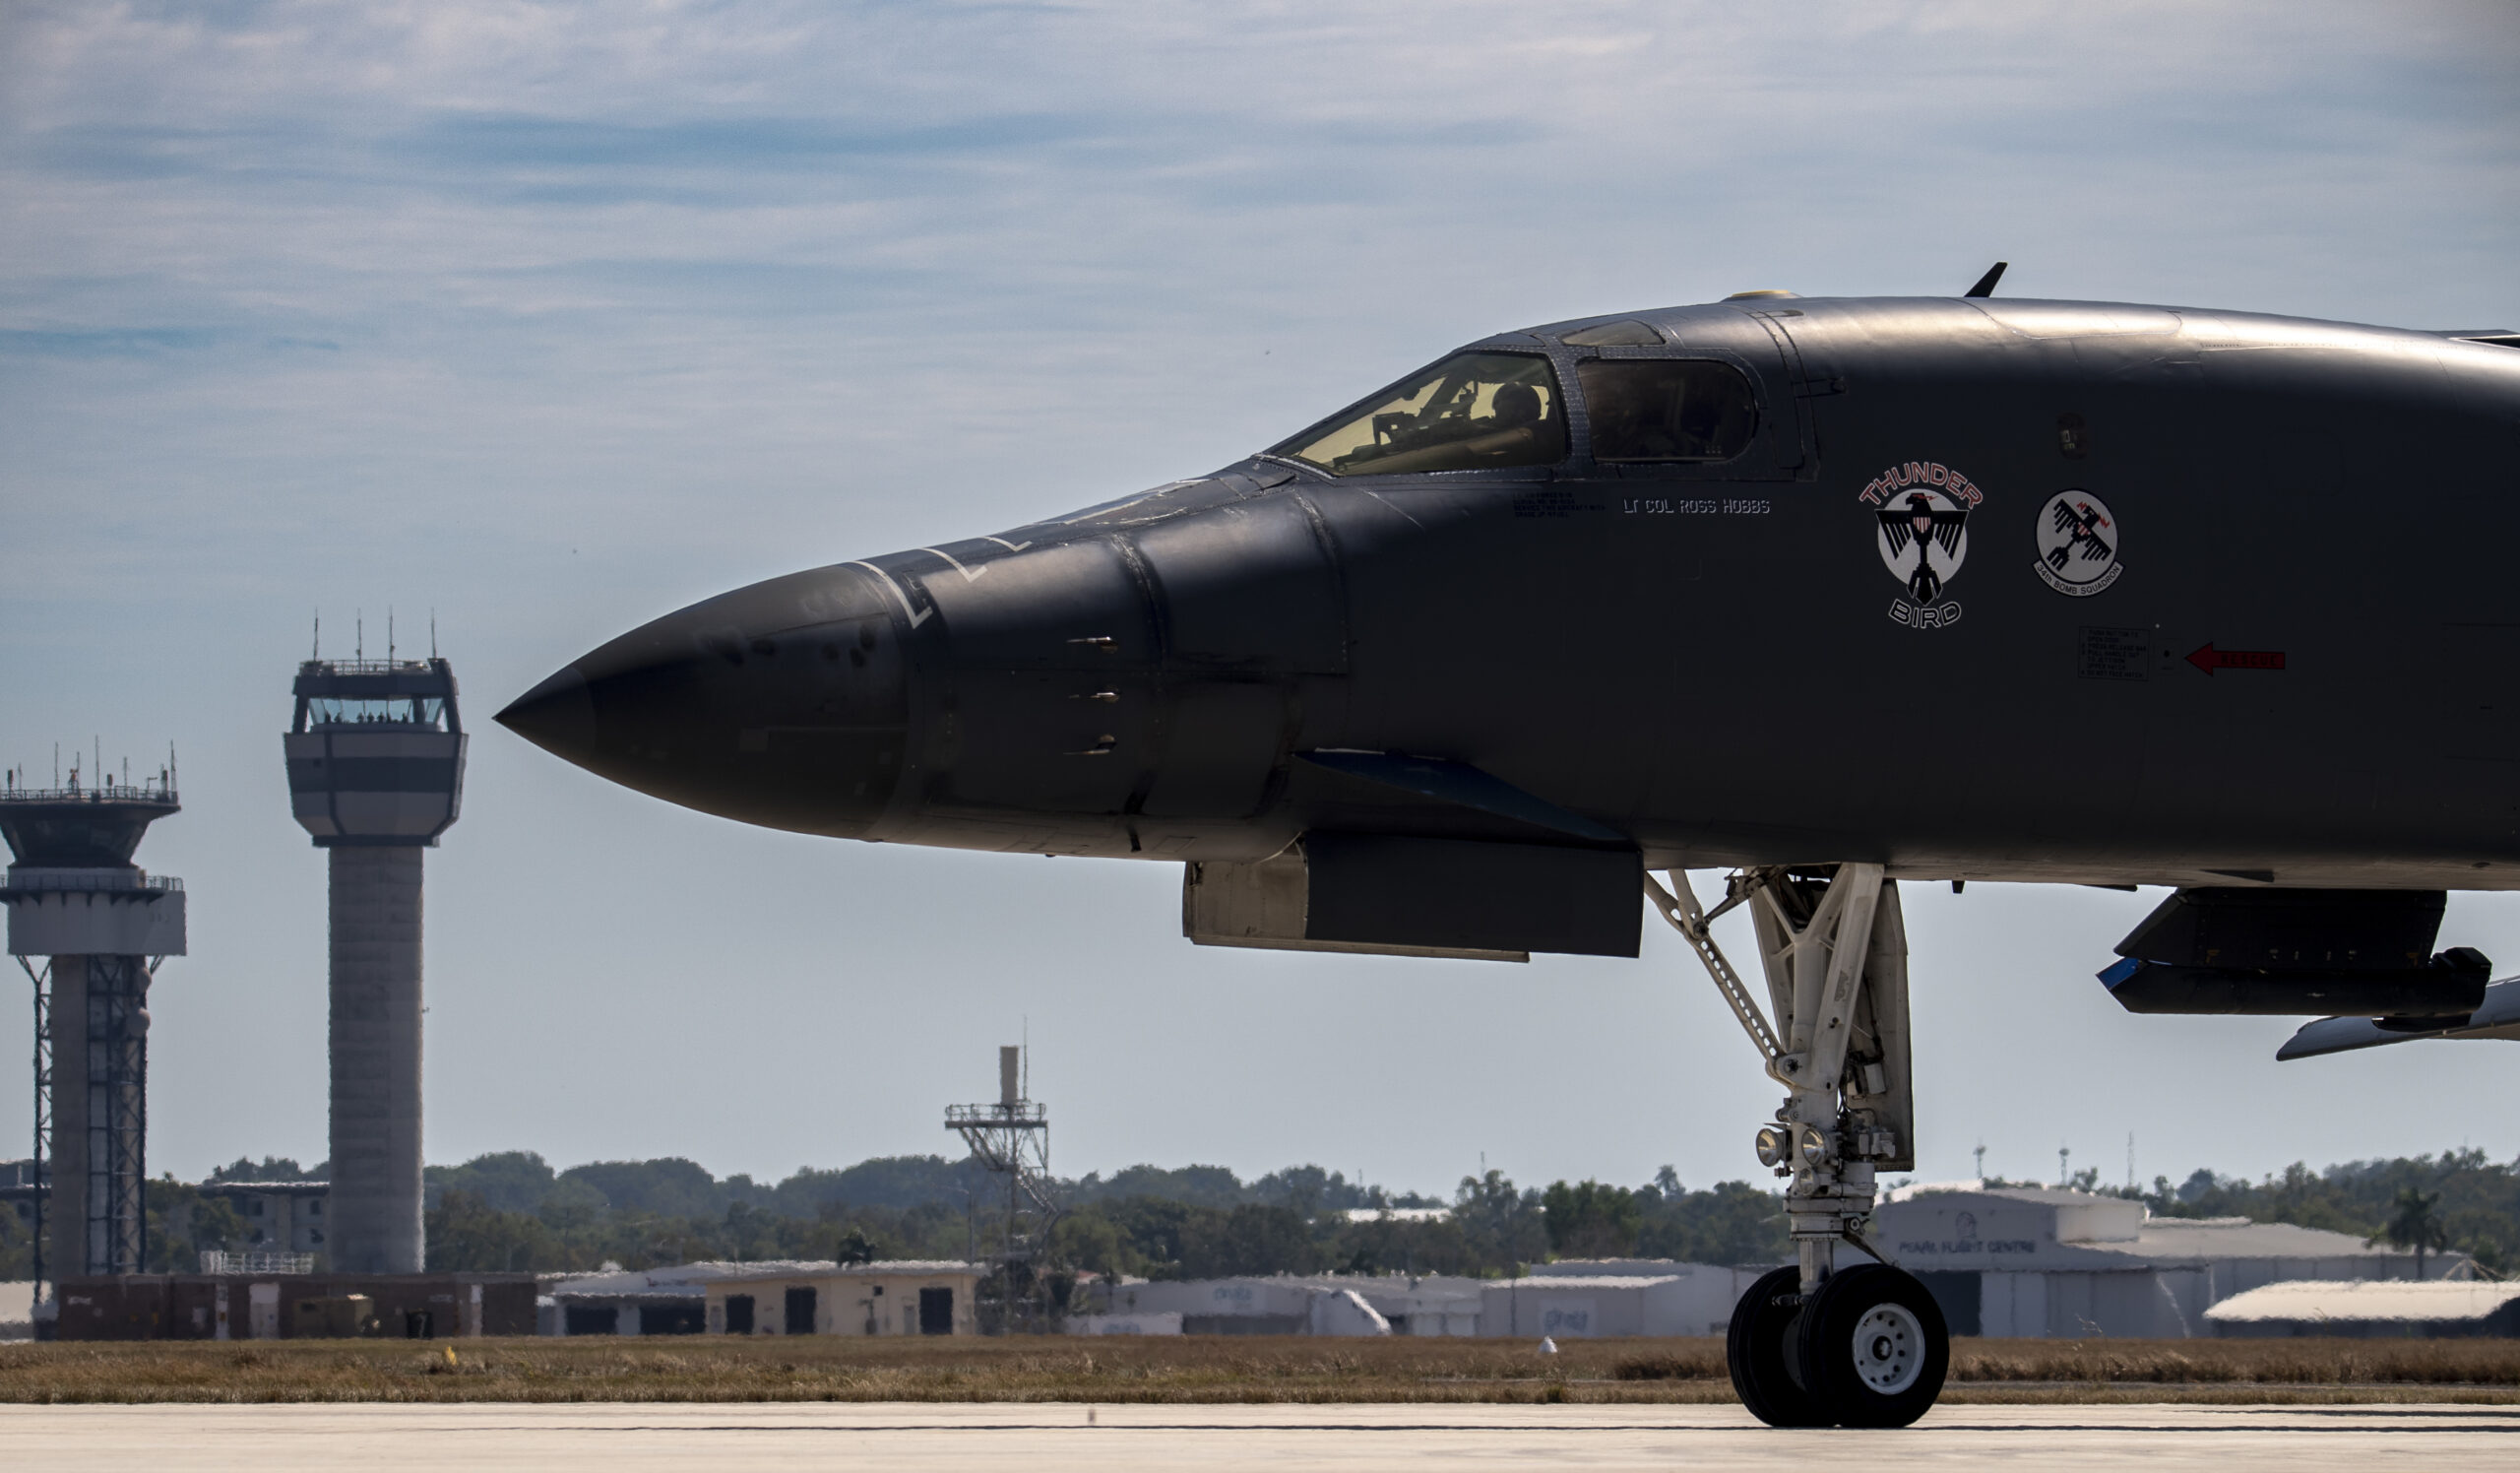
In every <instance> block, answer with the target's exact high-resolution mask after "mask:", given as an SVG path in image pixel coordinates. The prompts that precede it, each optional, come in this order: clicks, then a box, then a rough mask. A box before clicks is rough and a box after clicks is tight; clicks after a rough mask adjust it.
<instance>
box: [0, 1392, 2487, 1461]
mask: <svg viewBox="0 0 2520 1473" xmlns="http://www.w3.org/2000/svg"><path fill="white" fill-rule="evenodd" d="M1853 1443H1860V1444H1861V1445H1860V1446H1859V1447H1856V1446H1851V1445H1850V1444H1853ZM1815 1454H1819V1455H1837V1456H1842V1457H1843V1456H1853V1457H1855V1458H1858V1459H1859V1463H1852V1464H1849V1466H1850V1467H1858V1466H1859V1467H1860V1468H1861V1469H1863V1473H1884V1470H1895V1469H1905V1468H1918V1469H1923V1468H1928V1467H1930V1468H1932V1469H1934V1470H1936V1473H1947V1470H1951V1469H1969V1468H2007V1469H2021V1468H2040V1469H2054V1468H2065V1469H2083V1468H2089V1469H2102V1468H2134V1467H2137V1466H2139V1465H2140V1466H2141V1467H2143V1468H2144V1469H2146V1470H2147V1473H2158V1470H2172V1469H2185V1468H2196V1469H2206V1468H2212V1469H2216V1470H2229V1469H2231V1468H2235V1467H2246V1468H2258V1467H2282V1468H2284V1469H2286V1470H2287V1473H2299V1470H2303V1469H2313V1468H2352V1469H2355V1470H2358V1473H2369V1470H2375V1469H2387V1468H2425V1469H2459V1468H2479V1469H2483V1468H2494V1469H2505V1468H2510V1467H2514V1466H2520V1407H2463V1406H2362V1407H2346V1406H2330V1407H2267V1406H2234V1407H2206V1406H2037V1407H2014V1406H2006V1407H1985V1406H1947V1407H1943V1408H1940V1409H1937V1410H1936V1411H1935V1412H1934V1413H1933V1414H1932V1415H1930V1416H1929V1417H1927V1418H1926V1419H1925V1420H1924V1421H1923V1422H1922V1423H1921V1424H1919V1425H1918V1426H1917V1427H1915V1428H1912V1429H1909V1430H1907V1431H1905V1432H1893V1433H1878V1432H1863V1433H1856V1432H1798V1433H1780V1432H1775V1431H1772V1430H1770V1429H1767V1428H1762V1427H1759V1426H1758V1425H1757V1424H1755V1423H1753V1422H1752V1421H1751V1420H1750V1418H1749V1416H1748V1415H1747V1414H1746V1413H1744V1412H1742V1411H1741V1410H1740V1409H1739V1408H1738V1407H1733V1406H1700V1407H1671V1406H1442V1405H1428V1404H1424V1403H1418V1404H1409V1405H1397V1406H1395V1405H1371V1406H1363V1405H1331V1406H1283V1405H1281V1406H1217V1407H1202V1406H1098V1407H1087V1406H1081V1405H1075V1404H1035V1405H1007V1404H1002V1403H991V1404H980V1405H940V1404H936V1403H929V1402H920V1403H874V1404H832V1403H804V1404H799V1403H773V1404H766V1405H765V1404H746V1405H727V1404H688V1403H684V1404H656V1403H604V1404H595V1405H584V1404H581V1405H548V1404H541V1405H534V1404H520V1403H513V1402H493V1403H471V1404H453V1405H445V1404H441V1405H416V1406H415V1405H380V1404H372V1403H371V1404H357V1405H296V1406H206V1405H185V1406H6V1407H0V1466H5V1467H8V1468H12V1469H19V1468H25V1469H44V1470H52V1469H65V1470H88V1469H113V1470H116V1473H120V1470H125V1469H130V1468H138V1467H147V1468H149V1469H151V1470H152V1473H179V1470H189V1469H230V1468H250V1469H253V1470H255V1473H298V1470H306V1473H315V1470H324V1473H332V1470H336V1469H339V1468H342V1467H362V1466H372V1467H392V1468H395V1469H397V1470H398V1473H438V1470H447V1473H459V1470H460V1473H484V1470H500V1469H511V1468H513V1469H532V1470H535V1473H577V1470H581V1469H584V1470H587V1473H599V1470H601V1473H618V1470H625V1469H627V1470H647V1469H657V1470H663V1469H676V1470H691V1469H710V1470H719V1469H737V1470H785V1469H815V1470H826V1469H830V1468H833V1467H847V1468H849V1469H851V1470H852V1473H855V1470H863V1469H918V1470H924V1469H966V1468H976V1467H979V1466H981V1465H983V1464H996V1465H999V1466H1007V1467H1022V1468H1024V1469H1026V1470H1027V1473H1067V1470H1079V1473H1082V1470H1089V1469H1091V1470H1104V1469H1122V1470H1126V1469H1141V1468H1143V1469H1158V1468H1164V1469H1171V1468H1196V1469H1198V1470H1199V1473H1230V1470H1238V1469H1266V1470H1285V1469H1295V1468H1306V1469H1334V1470H1359V1473H1361V1470H1368V1469H1375V1470H1379V1469H1419V1468H1438V1467H1454V1466H1478V1467H1481V1468H1522V1467H1534V1468H1538V1467H1550V1468H1570V1467H1571V1468H1586V1469H1625V1468H1654V1469H1670V1468H1680V1467H1686V1468H1690V1469H1732V1468H1744V1469H1764V1468H1785V1467H1788V1466H1798V1467H1800V1468H1802V1469H1804V1470H1806V1473H1807V1470H1808V1469H1809V1468H1810V1467H1811V1466H1813V1465H1812V1464H1811V1462H1810V1461H1809V1459H1810V1458H1812V1457H1813V1456H1814V1455H1815Z"/></svg>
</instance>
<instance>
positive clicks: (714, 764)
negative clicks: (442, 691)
mask: <svg viewBox="0 0 2520 1473" xmlns="http://www.w3.org/2000/svg"><path fill="white" fill-rule="evenodd" d="M870 584H871V580H870V579H869V578H867V576H866V575H865V574H863V573H862V572H860V571H858V570H857V569H854V568H850V567H839V568H823V569H818V570H816V571H814V572H810V573H797V574H792V575H790V576H788V577H786V578H774V579H772V580H770V581H769V582H767V583H758V584H754V585H753V586H751V587H749V588H742V589H737V590H735V591H734V592H733V593H729V594H723V595H721V596H719V597H718V598H715V599H711V600H708V601H707V602H705V603H700V604H695V605H693V606H692V607H690V608H685V609H681V610H679V611H677V612H674V613H669V614H666V615H665V616H664V617H662V618H661V619H656V620H654V621H652V622H650V623H647V624H643V625H641V626H640V627H638V628H636V629H633V630H631V631H630V632H629V633H627V634H624V635H622V636H621V637H620V638H618V639H615V640H612V641H610V642H608V643H606V644H603V645H601V646H599V647H598V648H596V649H594V650H591V651H589V652H588V653H586V654H585V655H582V656H580V657H579V658H578V659H576V660H575V661H572V662H571V663H570V664H569V665H568V666H566V667H564V668H563V669H561V670H560V671H559V672H556V673H554V674H553V675H551V676H550V677H549V678H548V679H545V680H543V681H542V682H541V683H540V684H538V685H536V686H535V687H534V688H533V689H532V690H529V691H527V692H526V693H525V694H524V695H521V696H519V697H517V699H516V700H515V701H514V702H513V703H511V704H510V705H509V706H508V707H507V709H506V710H504V711H501V712H500V713H499V714H498V717H497V720H498V721H499V723H500V724H501V725H502V726H505V727H507V728H508V729H509V730H510V731H513V732H515V733H516V734H517V735H518V736H523V737H525V738H526V739H527V740H529V741H531V742H533V743H534V744H535V745H536V746H539V747H541V748H542V749H543V750H545V751H548V752H550V753H551V754H553V755H554V756H557V757H561V758H564V759H565V760H567V761H570V762H574V763H576V764H577V765H578V766H580V767H583V768H586V769H587V770H588V771H590V772H594V773H597V774H599V776H602V777H606V778H609V779H611V780H612V781H614V782H616V783H619V784H621V785H622V786H624V787H627V788H633V789H636V790H638V791H639V792H642V793H646V794H649V795H651V796H652V797H656V798H662V799H664V800H666V801H670V802H676V803H680V804H682V805H684V806H685V807H691V808H697V809H700V810H701V811H703V812H708V813H717V814H721V815H723V816H725V817H728V818H735V819H740V820H742V821H744V822H747V823H758V824H763V825H766V826H769V827H773V828H784V829H793V830H797V831H800V832H804V833H817V834H834V835H840V836H844V837H852V838H853V837H861V836H863V835H864V834H865V833H866V831H867V829H868V828H869V827H870V826H871V825H872V824H873V823H874V821H875V820H876V819H877V818H879V817H880V816H881V815H882V813H883V811H884V808H885V806H886V805H887V804H888V803H889V802H890V801H891V799H892V795H893V790H894V789H895V787H896V786H898V784H899V781H900V777H901V773H902V769H903V767H904V765H905V762H906V759H907V754H908V751H909V746H910V717H909V706H910V699H909V672H908V667H907V662H906V659H905V657H904V654H903V651H902V649H901V645H900V640H899V638H898V636H897V634H896V632H895V629H894V627H893V619H892V617H891V613H890V609H889V608H888V606H887V605H886V603H885V602H884V599H883V596H882V594H881V592H880V591H879V590H878V589H877V588H875V587H872V586H870Z"/></svg>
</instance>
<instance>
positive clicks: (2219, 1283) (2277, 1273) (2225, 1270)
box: [1842, 1184, 2472, 1340]
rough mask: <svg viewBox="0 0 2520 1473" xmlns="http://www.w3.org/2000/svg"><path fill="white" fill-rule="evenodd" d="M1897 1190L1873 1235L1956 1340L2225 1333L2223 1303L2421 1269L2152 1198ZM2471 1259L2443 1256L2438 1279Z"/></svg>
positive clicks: (2343, 1241) (2403, 1256)
mask: <svg viewBox="0 0 2520 1473" xmlns="http://www.w3.org/2000/svg"><path fill="white" fill-rule="evenodd" d="M1890 1197H1891V1199H1890V1200H1888V1201H1885V1202H1884V1203H1883V1204H1882V1205H1881V1206H1880V1208H1879V1209H1877V1211H1876V1212H1875V1213H1874V1217H1873V1239H1874V1241H1875V1242H1876V1243H1878V1244H1879V1245H1880V1247H1881V1248H1882V1249H1883V1250H1884V1251H1885V1252H1887V1253H1888V1254H1889V1255H1890V1256H1891V1258H1892V1259H1893V1260H1895V1261H1896V1262H1897V1263H1898V1264H1899V1266H1900V1267H1902V1268H1905V1269H1907V1270H1908V1271H1909V1272H1911V1273H1913V1274H1916V1275H1917V1276H1918V1277H1919V1278H1920V1279H1922V1280H1923V1281H1924V1284H1925V1287H1926V1288H1927V1289H1929V1290H1930V1291H1931V1292H1932V1294H1933V1297H1934V1302H1935V1303H1936V1304H1937V1305H1939V1306H1941V1308H1942V1313H1943V1318H1944V1319H1945V1320H1946V1321H1948V1322H1949V1324H1950V1326H1951V1332H1952V1333H1953V1334H1955V1335H1987V1336H2012V1337H2020V1338H2026V1339H2039V1338H2049V1337H2053V1338H2080V1337H2086V1336H2093V1335H2109V1336H2123V1337H2135V1338H2145V1339H2171V1340H2176V1339H2185V1338H2189V1337H2193V1336H2204V1335H2210V1334H2213V1333H2215V1331H2214V1329H2213V1326H2212V1323H2211V1322H2210V1321H2209V1320H2208V1318H2207V1312H2208V1311H2209V1310H2212V1309H2213V1308H2214V1307H2215V1306H2217V1305H2220V1304H2221V1303H2223V1302H2224V1301H2226V1300H2229V1299H2231V1298H2233V1297H2234V1296H2235V1295H2239V1294H2244V1293H2246V1292H2248V1291H2250V1290H2252V1289H2257V1288H2260V1287H2262V1286H2264V1285H2267V1284H2273V1283H2279V1282H2289V1281H2297V1280H2307V1281H2324V1282H2330V1283H2334V1282H2350V1281H2358V1280H2380V1279H2396V1280H2409V1279H2413V1278H2414V1277H2415V1272H2416V1263H2415V1256H2414V1255H2413V1254H2412V1253H2403V1252H2397V1251H2393V1250H2391V1249H2387V1248H2373V1247H2366V1246H2364V1244H2363V1241H2362V1239H2361V1238H2358V1237H2355V1236H2353V1235H2352V1234H2347V1233H2329V1232H2322V1231H2320V1230H2318V1229H2315V1228H2303V1227H2296V1226H2294V1225H2292V1224H2290V1223H2261V1222H2251V1221H2250V1220H2248V1219H2247V1218H2243V1217H2209V1218H2175V1217H2154V1216H2152V1215H2151V1213H2150V1212H2149V1211H2148V1210H2147V1209H2146V1208H2145V1206H2144V1204H2143V1203H2142V1202H2138V1201H2133V1200H2130V1199H2127V1198H2124V1197H2113V1196H2101V1195H2097V1194H2095V1193H2092V1192H2085V1191H2068V1190H2064V1189H2061V1188H2055V1187H2036V1186H2032V1187H2022V1186H2002V1187H1985V1186H1979V1185H1974V1184H1973V1185H1954V1186H1921V1187H1907V1188H1902V1189H1901V1190H1898V1191H1894V1192H1892V1193H1891V1194H1890ZM1843 1256H1844V1255H1842V1257H1843ZM2468 1264H2469V1260H2468V1259H2467V1258H2466V1257H2465V1256H2464V1255H2461V1254H2458V1253H2441V1254H2434V1255H2431V1256H2429V1257H2428V1258H2427V1259H2426V1260H2425V1277H2426V1278H2442V1277H2445V1276H2448V1275H2450V1274H2453V1273H2459V1272H2464V1271H2472V1270H2469V1269H2467V1268H2466V1267H2465V1265H2468Z"/></svg>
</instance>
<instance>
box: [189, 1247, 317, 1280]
mask: <svg viewBox="0 0 2520 1473" xmlns="http://www.w3.org/2000/svg"><path fill="white" fill-rule="evenodd" d="M201 1271H202V1272H204V1273H207V1274H214V1275H224V1274H247V1273H273V1274H282V1273H285V1274H308V1273H313V1272H314V1271H315V1255H314V1254H313V1253H230V1252H222V1251H221V1250H220V1249H215V1248H206V1249H202V1250H201Z"/></svg>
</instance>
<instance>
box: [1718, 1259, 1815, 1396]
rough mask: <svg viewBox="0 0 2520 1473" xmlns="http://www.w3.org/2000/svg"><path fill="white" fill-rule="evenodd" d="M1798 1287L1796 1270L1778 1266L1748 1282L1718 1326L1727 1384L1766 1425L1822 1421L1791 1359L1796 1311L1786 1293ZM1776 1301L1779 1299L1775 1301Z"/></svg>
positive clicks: (1799, 1278) (1797, 1291)
mask: <svg viewBox="0 0 2520 1473" xmlns="http://www.w3.org/2000/svg"><path fill="white" fill-rule="evenodd" d="M1801 1292H1802V1271H1801V1270H1800V1269H1798V1268H1780V1269H1778V1270H1776V1271H1775V1272H1774V1273H1771V1274H1768V1275H1766V1276H1764V1277H1762V1278H1761V1279H1760V1280H1759V1281H1758V1282H1757V1283H1755V1284H1752V1285H1751V1286H1750V1292H1749V1293H1747V1294H1744V1295H1742V1296H1741V1302H1740V1303H1739V1304H1737V1305H1734V1306H1733V1322H1732V1324H1731V1325H1730V1326H1728V1327H1727V1328H1726V1330H1725V1332H1724V1364H1725V1367H1726V1369H1728V1370H1730V1371H1731V1372H1732V1373H1733V1391H1734V1393H1735V1394H1737V1395H1738V1396H1739V1397H1740V1398H1741V1405H1743V1406H1745V1407H1747V1408H1749V1409H1750V1415H1751V1416H1753V1417H1756V1418H1758V1419H1759V1420H1760V1421H1762V1422H1764V1423H1766V1424H1767V1425H1768V1426H1770V1427H1826V1426H1828V1424H1829V1418H1828V1416H1827V1415H1826V1414H1825V1413H1824V1412H1823V1411H1822V1410H1821V1407H1820V1403H1819V1402H1817V1401H1816V1400H1814V1399H1813V1398H1812V1396H1811V1395H1810V1393H1809V1392H1807V1391H1805V1390H1804V1389H1803V1388H1802V1380H1801V1377H1800V1368H1799V1367H1798V1366H1796V1364H1795V1361H1796V1334H1795V1330H1796V1317H1797V1316H1798V1315H1800V1314H1801V1313H1802V1310H1801V1307H1800V1306H1799V1305H1797V1304H1795V1303H1793V1302H1792V1301H1791V1298H1790V1296H1794V1295H1798V1294H1800V1293H1801ZM1781 1301H1782V1302H1781Z"/></svg>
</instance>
